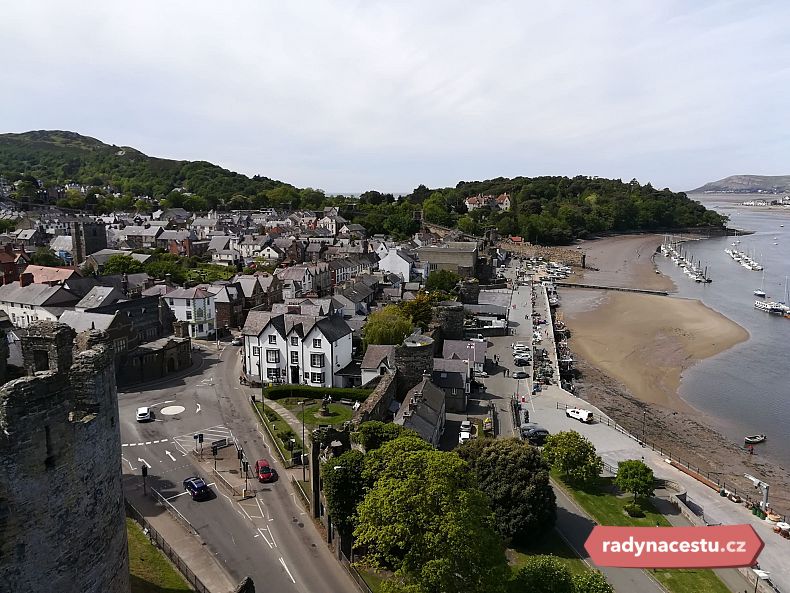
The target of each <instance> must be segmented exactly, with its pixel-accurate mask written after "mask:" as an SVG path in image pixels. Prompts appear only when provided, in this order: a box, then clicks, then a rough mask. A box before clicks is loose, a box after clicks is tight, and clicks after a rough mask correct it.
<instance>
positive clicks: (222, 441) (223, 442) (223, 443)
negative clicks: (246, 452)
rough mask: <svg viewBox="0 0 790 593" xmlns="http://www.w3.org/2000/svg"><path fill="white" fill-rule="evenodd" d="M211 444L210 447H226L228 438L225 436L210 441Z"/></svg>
mask: <svg viewBox="0 0 790 593" xmlns="http://www.w3.org/2000/svg"><path fill="white" fill-rule="evenodd" d="M211 446H212V447H216V448H217V449H222V448H223V447H227V446H228V439H227V437H226V438H224V439H219V440H216V441H211Z"/></svg>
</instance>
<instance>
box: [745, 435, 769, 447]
mask: <svg viewBox="0 0 790 593" xmlns="http://www.w3.org/2000/svg"><path fill="white" fill-rule="evenodd" d="M743 440H744V442H745V443H746V444H747V445H756V444H757V443H762V442H763V441H765V435H764V434H752V435H749V436H748V437H743Z"/></svg>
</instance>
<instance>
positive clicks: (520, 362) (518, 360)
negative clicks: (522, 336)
mask: <svg viewBox="0 0 790 593" xmlns="http://www.w3.org/2000/svg"><path fill="white" fill-rule="evenodd" d="M513 364H514V365H516V366H517V367H526V366H529V361H528V360H527V359H526V358H516V359H515V360H514V361H513Z"/></svg>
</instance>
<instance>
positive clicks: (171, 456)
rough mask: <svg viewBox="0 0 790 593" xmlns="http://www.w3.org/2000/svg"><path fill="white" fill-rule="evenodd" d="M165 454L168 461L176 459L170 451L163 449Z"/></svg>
mask: <svg viewBox="0 0 790 593" xmlns="http://www.w3.org/2000/svg"><path fill="white" fill-rule="evenodd" d="M165 455H167V456H168V457H169V458H170V461H175V460H176V458H175V457H173V454H172V453H171V452H170V451H165Z"/></svg>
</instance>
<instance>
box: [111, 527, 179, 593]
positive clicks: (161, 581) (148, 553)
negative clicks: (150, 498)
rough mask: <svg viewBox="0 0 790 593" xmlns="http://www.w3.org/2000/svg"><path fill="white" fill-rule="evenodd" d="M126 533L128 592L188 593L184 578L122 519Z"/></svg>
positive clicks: (143, 535) (160, 553)
mask: <svg viewBox="0 0 790 593" xmlns="http://www.w3.org/2000/svg"><path fill="white" fill-rule="evenodd" d="M126 533H127V534H128V538H129V580H130V582H131V585H132V586H131V593H178V592H179V591H192V588H191V587H190V586H189V585H187V583H186V581H185V580H184V577H182V576H181V574H180V573H179V572H178V571H177V570H176V569H175V568H174V567H173V565H172V564H170V561H169V560H168V559H167V558H166V557H165V555H164V554H162V552H160V551H159V549H158V548H157V547H156V546H154V545H153V544H152V543H151V542H150V541H149V540H148V537H146V535H145V534H144V533H143V530H142V529H141V528H140V526H139V525H138V524H137V523H135V522H134V521H132V520H131V519H126Z"/></svg>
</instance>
